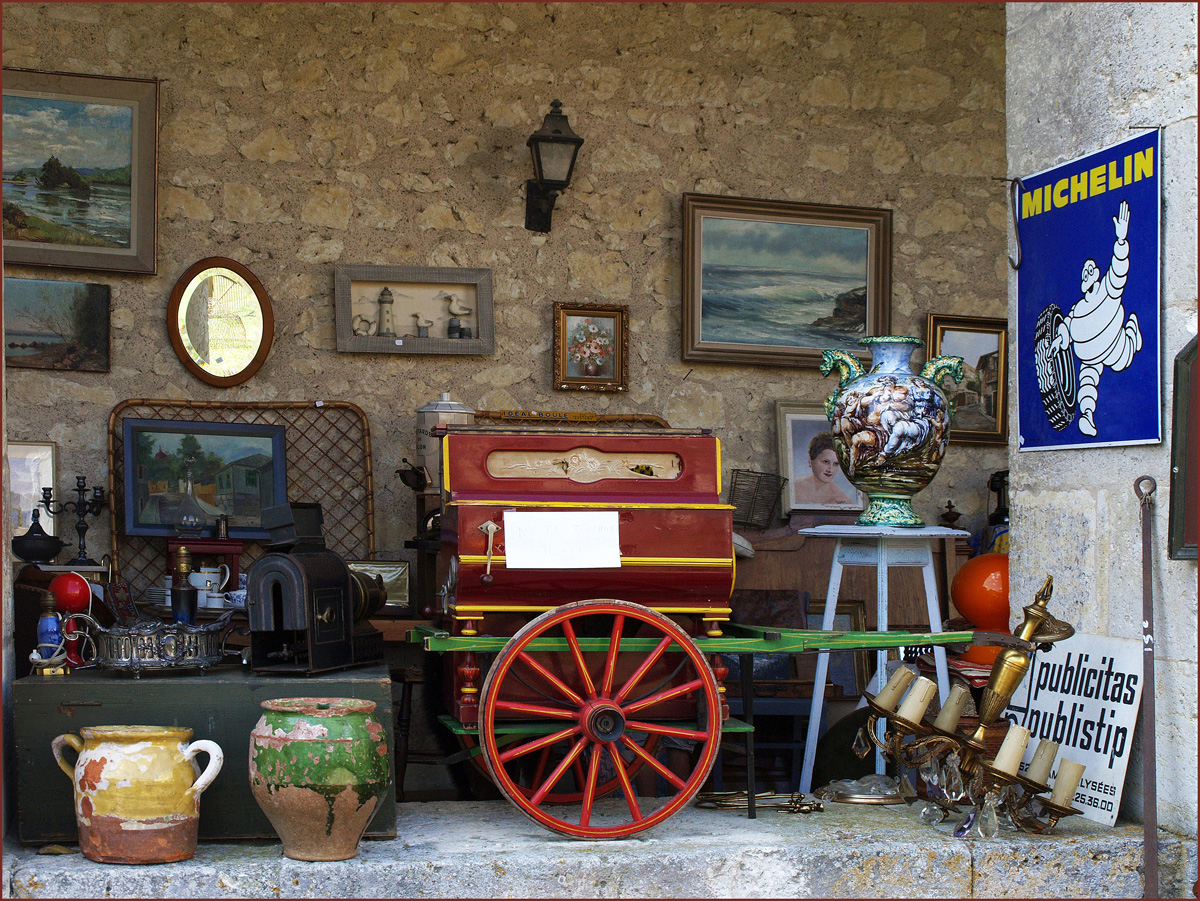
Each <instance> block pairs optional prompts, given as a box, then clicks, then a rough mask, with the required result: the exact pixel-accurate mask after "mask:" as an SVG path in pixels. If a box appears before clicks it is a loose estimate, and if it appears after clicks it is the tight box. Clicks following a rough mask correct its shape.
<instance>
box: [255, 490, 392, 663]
mask: <svg viewBox="0 0 1200 901" xmlns="http://www.w3.org/2000/svg"><path fill="white" fill-rule="evenodd" d="M262 522H263V526H264V527H265V528H266V529H267V530H268V531H269V532H270V533H271V541H270V545H269V547H270V549H271V550H270V551H269V552H268V553H266V554H263V555H262V556H261V557H259V558H258V559H257V560H255V561H254V563H253V564H251V566H250V569H249V570H248V571H247V574H246V614H247V616H248V617H249V620H250V666H251V668H252V669H253V670H254V671H255V672H260V673H320V672H325V671H327V670H336V669H345V668H347V667H351V666H361V665H363V664H368V663H377V662H379V661H380V660H382V659H383V636H382V635H381V634H380V632H379V631H378V630H377V629H375V628H374V627H373V626H371V625H370V623H368V622H367V620H368V619H369V618H370V617H371V616H372V615H374V614H375V613H377V612H378V611H379V610H380V609H381V608H382V607H383V605H384V602H385V601H386V600H387V592H386V591H385V590H384V587H383V580H382V579H380V578H379V577H378V576H376V577H375V579H374V580H372V579H371V577H369V576H366V575H364V574H362V573H358V572H355V571H353V570H351V569H350V567H348V566H347V565H346V562H345V561H344V560H343V559H342V558H341V557H340V556H338V555H337V554H336V553H334V552H333V551H331V550H329V549H327V548H326V547H325V539H324V537H323V535H322V531H321V524H322V522H323V518H322V516H321V506H320V504H301V503H297V504H279V505H278V506H275V507H267V508H266V509H264V510H263V511H262Z"/></svg>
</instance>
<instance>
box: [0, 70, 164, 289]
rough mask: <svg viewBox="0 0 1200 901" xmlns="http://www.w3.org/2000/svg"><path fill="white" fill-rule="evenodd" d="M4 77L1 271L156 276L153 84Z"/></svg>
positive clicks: (63, 76)
mask: <svg viewBox="0 0 1200 901" xmlns="http://www.w3.org/2000/svg"><path fill="white" fill-rule="evenodd" d="M3 75H4V134H3V176H4V191H3V193H4V262H5V263H23V264H25V265H29V266H56V267H60V268H65V269H99V270H106V271H112V272H145V273H153V272H154V271H155V266H156V260H155V240H156V219H155V208H156V192H157V180H158V179H157V170H158V143H157V140H158V82H157V81H152V80H148V79H140V78H108V77H101V76H97V75H72V74H67V73H62V72H37V71H33V70H30V69H8V68H6V69H4V72H3Z"/></svg>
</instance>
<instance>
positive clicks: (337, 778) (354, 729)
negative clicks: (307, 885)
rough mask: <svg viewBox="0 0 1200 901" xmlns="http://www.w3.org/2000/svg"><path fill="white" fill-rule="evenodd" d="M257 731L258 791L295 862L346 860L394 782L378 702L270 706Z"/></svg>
mask: <svg viewBox="0 0 1200 901" xmlns="http://www.w3.org/2000/svg"><path fill="white" fill-rule="evenodd" d="M262 708H263V715H262V716H261V717H260V718H259V720H258V724H257V725H256V726H255V727H254V730H253V731H252V732H251V733H250V790H251V793H252V794H253V795H254V800H255V801H257V802H258V805H259V807H261V808H262V810H263V813H265V814H266V815H267V819H269V820H270V821H271V825H272V826H274V827H275V831H276V832H277V833H278V834H279V838H280V840H281V841H282V842H283V853H284V854H286V855H287V856H288V857H291V858H293V859H295V860H346V859H348V858H351V857H353V856H354V855H355V854H357V853H358V842H359V839H361V838H362V835H363V833H364V832H365V831H366V829H367V825H368V824H369V823H370V822H371V819H372V818H373V817H374V816H375V813H376V811H377V810H378V805H379V800H380V798H382V797H383V795H384V793H385V792H386V791H387V787H388V785H389V782H390V779H391V765H390V760H389V757H388V745H387V737H386V736H385V735H384V730H383V726H381V725H380V724H379V721H378V720H376V719H375V717H374V716H372V713H373V711H374V710H375V702H374V701H363V700H358V699H356V698H280V699H276V700H271V701H263V702H262Z"/></svg>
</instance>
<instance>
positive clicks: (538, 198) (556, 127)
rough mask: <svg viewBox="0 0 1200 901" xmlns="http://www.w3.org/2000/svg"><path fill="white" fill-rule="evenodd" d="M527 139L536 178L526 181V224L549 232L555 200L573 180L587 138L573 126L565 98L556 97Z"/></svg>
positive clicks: (533, 228) (535, 229)
mask: <svg viewBox="0 0 1200 901" xmlns="http://www.w3.org/2000/svg"><path fill="white" fill-rule="evenodd" d="M525 143H526V146H527V147H528V148H529V153H530V156H531V157H532V158H533V178H531V179H529V180H528V181H526V182H525V228H527V229H528V230H529V231H536V232H548V231H550V220H551V213H552V212H553V210H554V203H555V201H556V200H558V195H559V194H560V193H561V192H562V190H563V189H564V188H566V187H567V186H568V185H569V184H570V183H571V175H572V173H573V172H574V170H575V160H576V159H577V158H578V156H579V148H580V146H582V144H583V138H581V137H580V136H579V135H577V134H575V132H574V131H572V130H571V125H570V123H569V122H568V121H567V117H566V116H565V115H564V114H563V112H562V103H561V101H558V100H553V101H551V103H550V112H548V113H547V114H546V118H545V119H544V120H543V121H542V127H541V128H539V129H538V130H537V131H535V132H534V133H533V134H532V135H530V136H529V140H528V141H526V142H525Z"/></svg>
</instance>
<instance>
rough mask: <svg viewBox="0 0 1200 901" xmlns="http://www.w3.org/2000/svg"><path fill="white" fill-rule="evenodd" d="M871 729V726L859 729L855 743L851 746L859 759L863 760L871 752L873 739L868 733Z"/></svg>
mask: <svg viewBox="0 0 1200 901" xmlns="http://www.w3.org/2000/svg"><path fill="white" fill-rule="evenodd" d="M869 729H870V727H869V726H863V727H862V728H861V729H859V730H858V734H857V735H855V736H854V744H853V745H852V746H851V750H853V751H854V753H855V755H856V756H857V757H858V759H859V760H862V759H863V758H865V757H866V756H867V755H868V754H870V753H871V739H870V737H869V735H868V731H869Z"/></svg>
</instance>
